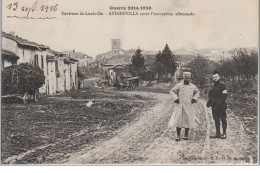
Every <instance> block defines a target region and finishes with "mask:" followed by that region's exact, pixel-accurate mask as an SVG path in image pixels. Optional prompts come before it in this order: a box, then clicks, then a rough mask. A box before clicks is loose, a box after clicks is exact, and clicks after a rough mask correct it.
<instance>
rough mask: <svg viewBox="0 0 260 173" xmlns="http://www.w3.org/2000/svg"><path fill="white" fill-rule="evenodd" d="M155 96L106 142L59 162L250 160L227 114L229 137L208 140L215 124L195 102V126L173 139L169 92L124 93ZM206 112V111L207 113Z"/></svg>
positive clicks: (239, 126)
mask: <svg viewBox="0 0 260 173" xmlns="http://www.w3.org/2000/svg"><path fill="white" fill-rule="evenodd" d="M126 93H127V94H129V95H133V94H138V95H141V96H149V97H153V98H156V99H157V100H158V103H157V104H155V106H153V107H150V108H147V110H145V111H144V112H142V113H141V114H142V115H141V116H139V118H138V119H137V120H135V121H134V122H132V123H130V124H128V125H126V126H125V127H124V128H122V129H120V130H118V131H117V133H116V135H115V136H114V137H113V138H112V139H110V140H107V141H99V142H97V143H96V144H95V145H92V146H89V147H88V148H85V149H84V150H83V151H81V152H79V153H75V154H73V155H71V157H70V158H69V159H67V160H65V161H62V162H61V163H65V164H210V163H212V164H238V163H248V164H250V163H253V157H252V156H251V155H249V152H248V151H249V150H250V148H248V147H249V143H250V141H248V140H247V138H246V135H245V132H244V129H243V125H242V124H241V122H240V121H239V120H238V119H237V118H236V117H235V116H234V115H233V113H232V111H231V110H227V113H228V129H227V134H228V138H227V139H226V140H221V139H209V135H210V134H213V133H214V124H213V120H212V116H211V114H210V112H211V111H210V110H207V108H206V107H205V101H204V100H202V99H200V100H199V101H198V103H197V106H198V112H197V116H198V119H199V121H200V124H199V126H198V128H196V129H192V130H191V131H190V139H189V140H188V141H185V140H181V141H180V142H175V141H174V139H175V137H176V131H175V129H174V128H169V127H168V121H169V119H170V116H171V113H172V112H173V109H174V105H173V104H172V100H171V97H170V95H169V94H158V93H147V92H126ZM206 112H209V113H208V114H207V113H206Z"/></svg>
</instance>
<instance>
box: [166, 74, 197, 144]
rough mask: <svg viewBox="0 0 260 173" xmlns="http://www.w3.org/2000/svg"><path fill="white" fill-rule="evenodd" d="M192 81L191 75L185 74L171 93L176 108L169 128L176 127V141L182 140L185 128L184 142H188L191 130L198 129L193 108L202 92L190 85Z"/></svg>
mask: <svg viewBox="0 0 260 173" xmlns="http://www.w3.org/2000/svg"><path fill="white" fill-rule="evenodd" d="M190 79H191V73H190V72H183V81H181V82H180V83H178V84H176V85H175V86H174V87H173V88H172V89H171V91H170V94H171V95H172V97H173V100H174V103H176V107H175V110H174V112H173V114H172V117H171V119H170V121H169V126H170V127H176V130H177V138H176V139H175V140H176V141H180V139H181V138H180V134H181V129H182V128H185V136H184V140H188V134H189V129H190V128H195V127H196V121H195V120H196V115H195V113H194V109H193V106H194V103H196V102H197V99H198V97H199V93H200V92H199V90H198V88H197V87H196V86H195V85H194V84H192V83H190Z"/></svg>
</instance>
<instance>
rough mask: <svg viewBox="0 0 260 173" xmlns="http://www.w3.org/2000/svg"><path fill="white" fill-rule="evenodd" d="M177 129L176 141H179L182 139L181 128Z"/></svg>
mask: <svg viewBox="0 0 260 173" xmlns="http://www.w3.org/2000/svg"><path fill="white" fill-rule="evenodd" d="M176 131H177V138H176V139H175V141H177V142H179V141H180V140H181V128H179V127H176Z"/></svg>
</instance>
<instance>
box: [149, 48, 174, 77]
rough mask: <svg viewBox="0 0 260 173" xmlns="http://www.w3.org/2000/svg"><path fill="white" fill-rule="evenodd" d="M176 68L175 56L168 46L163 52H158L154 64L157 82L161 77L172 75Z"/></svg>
mask: <svg viewBox="0 0 260 173" xmlns="http://www.w3.org/2000/svg"><path fill="white" fill-rule="evenodd" d="M176 68H177V64H176V58H175V55H174V54H173V53H172V51H171V49H170V48H169V46H168V44H166V45H165V47H164V49H163V51H162V52H161V51H159V52H158V54H157V55H156V58H155V62H154V70H155V72H156V73H157V74H158V80H160V78H161V77H162V76H166V77H167V75H168V74H169V73H170V74H171V75H174V73H175V71H176Z"/></svg>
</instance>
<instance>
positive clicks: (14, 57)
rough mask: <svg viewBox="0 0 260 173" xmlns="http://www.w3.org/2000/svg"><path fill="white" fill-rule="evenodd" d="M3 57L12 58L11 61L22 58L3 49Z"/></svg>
mask: <svg viewBox="0 0 260 173" xmlns="http://www.w3.org/2000/svg"><path fill="white" fill-rule="evenodd" d="M2 56H3V57H5V58H10V59H19V58H20V57H19V56H17V55H16V54H14V53H13V52H10V51H8V50H4V49H2Z"/></svg>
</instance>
